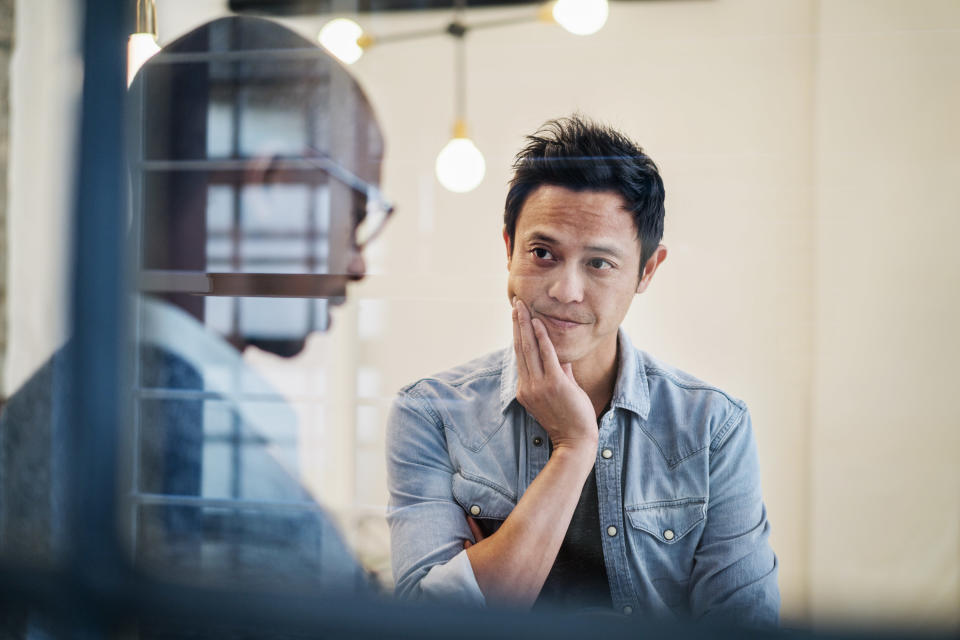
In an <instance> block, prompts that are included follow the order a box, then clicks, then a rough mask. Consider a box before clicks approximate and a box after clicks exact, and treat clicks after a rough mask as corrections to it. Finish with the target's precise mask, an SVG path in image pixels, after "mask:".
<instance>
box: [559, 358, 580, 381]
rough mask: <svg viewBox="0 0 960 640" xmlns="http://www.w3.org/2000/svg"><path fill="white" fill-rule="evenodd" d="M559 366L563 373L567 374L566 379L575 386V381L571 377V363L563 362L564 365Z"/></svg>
mask: <svg viewBox="0 0 960 640" xmlns="http://www.w3.org/2000/svg"><path fill="white" fill-rule="evenodd" d="M560 366H561V367H562V368H563V372H564V373H565V374H567V377H568V378H570V380H571V381H572V382H573V383H574V384H577V379H576V378H574V377H573V363H570V362H564V363H563V364H562V365H560ZM577 386H579V385H577Z"/></svg>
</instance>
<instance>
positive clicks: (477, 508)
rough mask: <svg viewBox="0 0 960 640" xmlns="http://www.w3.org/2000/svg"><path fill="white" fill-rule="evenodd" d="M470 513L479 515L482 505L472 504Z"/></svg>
mask: <svg viewBox="0 0 960 640" xmlns="http://www.w3.org/2000/svg"><path fill="white" fill-rule="evenodd" d="M470 515H472V516H478V515H480V505H478V504H474V505H471V506H470Z"/></svg>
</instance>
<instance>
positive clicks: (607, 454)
mask: <svg viewBox="0 0 960 640" xmlns="http://www.w3.org/2000/svg"><path fill="white" fill-rule="evenodd" d="M600 455H602V456H603V457H604V458H606V459H607V460H609V459H610V458H612V457H613V451H610V449H604V450H603V451H601V452H600Z"/></svg>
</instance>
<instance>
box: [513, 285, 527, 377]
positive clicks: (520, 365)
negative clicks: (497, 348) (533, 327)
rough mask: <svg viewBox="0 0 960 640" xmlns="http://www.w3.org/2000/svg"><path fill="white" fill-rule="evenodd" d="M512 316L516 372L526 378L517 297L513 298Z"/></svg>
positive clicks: (525, 363)
mask: <svg viewBox="0 0 960 640" xmlns="http://www.w3.org/2000/svg"><path fill="white" fill-rule="evenodd" d="M511 316H512V318H513V353H514V354H515V355H516V356H517V374H518V375H519V376H520V377H521V378H526V377H527V376H528V375H529V373H528V372H527V361H526V359H524V357H523V341H522V340H520V311H519V309H517V299H516V298H514V299H513V311H512V313H511Z"/></svg>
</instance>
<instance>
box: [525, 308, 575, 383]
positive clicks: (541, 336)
mask: <svg viewBox="0 0 960 640" xmlns="http://www.w3.org/2000/svg"><path fill="white" fill-rule="evenodd" d="M532 324H533V331H534V333H535V334H536V336H537V344H538V345H539V347H540V360H541V362H542V363H543V372H544V373H545V374H547V375H552V376H562V375H563V373H564V372H563V369H561V368H560V359H559V358H558V357H557V350H556V349H555V348H554V347H553V341H552V340H551V339H550V334H549V333H547V326H546V325H545V324H543V320H541V319H540V318H534V319H533V323H532ZM567 364H569V363H567Z"/></svg>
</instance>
